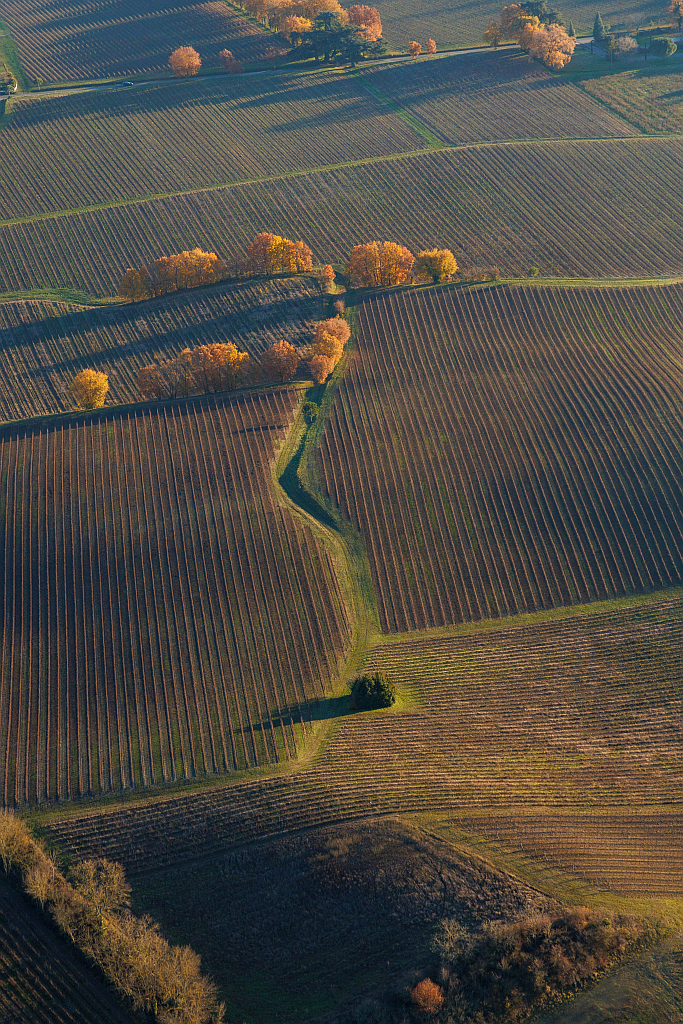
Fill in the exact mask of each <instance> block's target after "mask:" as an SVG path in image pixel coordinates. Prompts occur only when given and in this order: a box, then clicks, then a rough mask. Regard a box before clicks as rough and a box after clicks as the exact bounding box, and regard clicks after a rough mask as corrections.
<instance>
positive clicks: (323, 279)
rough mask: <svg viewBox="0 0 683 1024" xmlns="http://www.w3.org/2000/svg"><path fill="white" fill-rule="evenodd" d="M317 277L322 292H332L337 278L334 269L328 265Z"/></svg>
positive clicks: (321, 269) (322, 268)
mask: <svg viewBox="0 0 683 1024" xmlns="http://www.w3.org/2000/svg"><path fill="white" fill-rule="evenodd" d="M316 276H317V278H318V284H319V285H320V287H321V289H322V291H324V292H328V291H331V289H332V285H333V283H334V279H335V276H336V275H335V272H334V267H332V266H331V265H330V264H329V263H328V264H326V265H325V266H324V267H321V268H320V270H319V271H318V273H317V275H316Z"/></svg>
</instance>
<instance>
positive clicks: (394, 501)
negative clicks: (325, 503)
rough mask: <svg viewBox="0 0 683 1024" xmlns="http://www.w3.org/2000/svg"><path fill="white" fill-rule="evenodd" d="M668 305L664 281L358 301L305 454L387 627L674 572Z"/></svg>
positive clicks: (539, 601) (677, 554) (655, 579)
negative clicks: (328, 403)
mask: <svg viewBox="0 0 683 1024" xmlns="http://www.w3.org/2000/svg"><path fill="white" fill-rule="evenodd" d="M682 307H683V289H682V288H681V286H680V285H674V286H671V287H668V288H666V287H662V288H659V287H655V288H650V289H647V288H643V289H640V288H637V289H628V288H624V289H597V288H596V289H590V288H585V289H579V288H576V289H575V288H571V289H562V288H556V289H553V288H550V287H546V288H534V287H517V286H514V287H496V288H491V289H483V290H478V291H464V290H462V289H459V288H451V289H443V288H441V289H436V290H431V289H430V290H425V291H423V292H421V293H420V292H415V291H409V290H404V291H401V292H399V293H397V294H395V295H382V296H377V297H371V298H368V299H367V300H366V301H364V302H363V304H362V306H361V309H360V316H359V322H358V335H357V356H356V358H355V359H354V360H353V362H352V364H351V367H350V369H349V372H348V373H347V375H346V377H345V379H344V381H343V382H342V385H341V387H340V390H339V394H338V396H337V398H336V401H335V405H334V408H333V411H332V415H331V417H330V420H329V423H328V425H327V428H326V432H325V437H324V439H323V443H322V445H321V448H320V452H319V459H318V462H319V473H320V478H321V481H322V483H323V490H324V493H325V494H326V495H327V496H328V497H329V499H330V500H331V501H332V502H333V503H334V504H336V505H337V506H338V507H339V508H340V510H341V512H342V514H343V515H344V517H346V518H349V519H350V520H351V521H352V522H353V523H354V525H355V526H356V528H357V529H358V530H359V531H360V532H361V533H362V534H363V537H364V539H365V543H366V546H367V550H368V556H369V559H370V566H371V569H372V574H373V581H374V585H375V591H376V594H377V601H378V605H379V614H380V621H381V624H382V629H383V630H384V631H385V632H391V631H394V630H398V631H403V630H414V629H421V628H425V627H429V626H440V625H446V624H448V623H452V622H459V621H462V620H467V619H478V618H490V617H495V616H498V615H509V614H516V613H518V612H522V611H535V610H537V609H540V608H550V607H556V606H558V605H568V604H575V603H578V604H581V603H584V602H586V601H591V600H603V599H605V598H608V597H613V596H615V595H618V594H623V593H631V592H635V591H639V590H649V589H652V588H656V587H660V586H662V585H664V586H666V585H667V584H670V583H672V582H676V581H678V580H680V579H681V577H682V575H683V518H682V517H681V508H682V507H683V492H681V490H680V481H681V474H682V471H683V464H682V463H681V455H680V452H681V441H682V440H683V422H682V421H681V418H680V407H681V406H680V402H681V399H683V394H682V393H681V378H680V369H679V368H680V365H681V359H682V358H683V333H682V332H681V318H680V312H681V308H682ZM679 395H680V397H678V396H679Z"/></svg>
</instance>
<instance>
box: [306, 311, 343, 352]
mask: <svg viewBox="0 0 683 1024" xmlns="http://www.w3.org/2000/svg"><path fill="white" fill-rule="evenodd" d="M323 334H331V335H333V336H334V337H335V338H337V339H338V340H339V342H341V346H342V348H343V347H344V345H345V344H346V342H347V341H348V340H349V338H350V337H351V328H350V327H349V324H348V321H347V320H345V319H344V317H343V316H334V317H331V318H330V319H329V320H319V321H318V322H317V324H316V325H315V342H314V345H316V344H317V343H318V342H319V341H320V340H321V339H322V336H323Z"/></svg>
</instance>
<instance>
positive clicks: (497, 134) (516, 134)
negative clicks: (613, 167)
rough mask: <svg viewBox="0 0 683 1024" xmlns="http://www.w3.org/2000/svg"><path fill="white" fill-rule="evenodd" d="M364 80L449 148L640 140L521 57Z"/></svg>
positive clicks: (379, 72) (473, 60)
mask: <svg viewBox="0 0 683 1024" xmlns="http://www.w3.org/2000/svg"><path fill="white" fill-rule="evenodd" d="M364 80H365V81H367V83H368V85H369V86H370V87H371V88H372V89H376V90H378V91H379V92H381V93H382V94H383V95H386V96H388V97H390V98H391V99H392V100H394V101H395V102H396V103H398V104H399V106H401V107H402V108H403V109H404V110H407V111H409V112H410V113H411V114H412V115H413V116H414V117H417V118H419V119H420V120H421V121H422V122H423V123H424V124H426V125H428V126H429V128H431V129H432V131H434V132H435V133H436V134H437V135H438V137H439V138H440V139H442V140H443V141H444V142H446V143H448V144H458V143H467V142H497V141H501V140H505V139H543V138H557V139H567V138H582V139H585V138H609V137H619V136H622V137H623V136H629V135H636V134H638V129H637V128H635V127H632V126H631V125H629V124H628V123H627V122H626V121H624V120H623V119H622V118H621V117H615V116H612V115H610V114H609V113H608V112H607V111H606V110H605V109H604V107H601V106H599V105H598V104H596V103H594V102H593V101H592V100H589V99H588V97H587V96H586V95H585V94H584V95H583V96H582V95H581V90H580V89H578V88H577V86H576V85H574V84H573V83H572V82H570V81H567V80H563V79H561V78H558V77H557V76H555V75H552V74H551V73H550V72H549V71H548V70H547V69H546V68H544V67H543V65H542V64H539V63H538V62H537V61H535V62H534V63H530V61H529V58H528V57H527V56H526V55H525V54H522V53H519V51H516V52H505V51H499V52H492V51H491V52H488V53H477V54H473V55H472V56H469V57H460V56H458V57H451V58H444V59H442V60H438V61H421V62H420V63H416V64H412V65H410V64H409V65H400V66H399V65H394V66H391V65H389V66H388V67H384V68H383V67H378V68H376V69H373V70H371V71H368V72H366V73H365V75H364ZM600 81H601V80H600ZM589 91H590V90H589Z"/></svg>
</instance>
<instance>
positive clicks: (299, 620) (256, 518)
mask: <svg viewBox="0 0 683 1024" xmlns="http://www.w3.org/2000/svg"><path fill="white" fill-rule="evenodd" d="M296 400H297V393H296V392H295V391H292V390H289V391H288V390H281V391H273V392H267V393H262V394H253V395H249V396H245V397H240V398H233V399H230V398H217V399H206V400H196V401H190V402H186V403H181V404H179V405H171V406H169V405H168V404H166V405H164V406H162V407H161V408H159V409H158V410H154V411H149V410H147V411H140V412H136V413H134V414H126V415H118V416H116V415H106V414H101V415H99V416H95V417H92V418H89V419H86V420H84V421H81V422H80V423H76V424H75V425H72V426H69V425H68V424H66V425H65V424H64V423H59V424H57V425H56V426H55V425H52V426H51V427H50V428H49V429H47V430H45V429H42V430H41V429H35V430H29V429H21V428H17V429H14V430H11V429H6V430H5V432H4V433H3V434H2V437H1V439H0V479H1V480H2V486H1V489H0V565H1V566H2V573H1V574H0V579H2V581H3V582H2V592H1V598H0V600H1V603H2V622H3V625H4V629H3V634H2V641H1V642H2V655H1V662H0V679H1V680H2V690H1V695H0V765H1V766H2V793H3V798H4V802H5V803H6V804H10V805H11V804H21V803H24V802H30V801H44V800H54V799H66V798H69V797H74V796H78V795H85V794H88V793H95V794H96V793H103V792H107V791H110V790H117V789H123V788H127V787H134V786H135V787H137V786H147V785H151V784H153V783H159V782H164V781H170V780H173V779H183V778H188V777H194V776H200V775H205V774H209V773H214V772H224V771H230V770H233V769H236V768H245V767H251V766H255V765H261V764H272V763H274V762H277V761H279V760H282V759H283V758H287V757H289V756H290V755H292V754H294V752H295V751H296V748H297V744H298V743H299V741H300V740H301V738H302V736H303V735H304V734H305V733H306V731H307V729H308V726H309V723H310V719H311V710H310V705H311V702H315V701H316V700H317V699H318V698H319V697H321V696H322V695H323V694H324V693H325V691H326V689H327V688H328V684H329V681H330V679H331V678H332V677H333V676H334V675H335V674H336V671H337V659H338V655H339V654H340V653H341V652H342V651H343V649H344V646H345V644H346V641H347V637H348V628H347V624H346V618H345V612H344V610H343V608H342V606H341V604H340V600H339V595H338V590H337V586H336V581H335V576H334V572H333V569H332V565H331V562H330V560H329V557H328V555H327V553H326V552H325V551H324V550H323V549H322V548H321V547H320V545H319V544H318V542H317V541H316V539H315V538H314V536H313V535H312V534H311V533H310V532H309V531H308V530H307V529H305V528H303V527H302V526H300V525H297V524H295V522H294V520H293V519H292V517H291V515H290V514H289V513H288V512H287V511H285V510H284V509H282V508H280V506H278V505H276V503H275V501H274V498H273V494H272V490H271V484H270V469H269V463H270V461H271V460H272V458H273V452H274V448H275V446H276V444H277V443H278V441H280V440H281V439H282V437H283V435H284V433H285V432H286V430H287V428H288V425H289V423H290V421H291V418H292V415H293V410H294V407H295V404H296Z"/></svg>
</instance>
